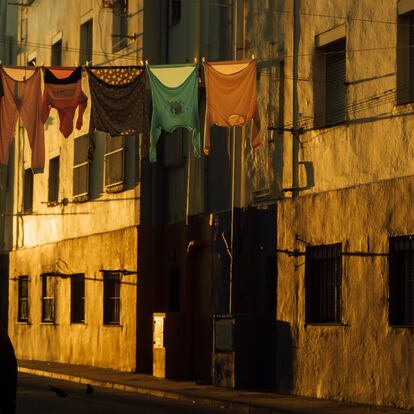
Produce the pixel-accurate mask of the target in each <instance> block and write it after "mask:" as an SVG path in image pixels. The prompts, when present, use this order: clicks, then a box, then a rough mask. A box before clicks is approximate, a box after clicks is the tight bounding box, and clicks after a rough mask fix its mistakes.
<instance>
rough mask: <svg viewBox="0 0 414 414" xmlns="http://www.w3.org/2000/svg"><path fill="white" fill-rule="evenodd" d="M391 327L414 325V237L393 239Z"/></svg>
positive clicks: (390, 264)
mask: <svg viewBox="0 0 414 414" xmlns="http://www.w3.org/2000/svg"><path fill="white" fill-rule="evenodd" d="M389 292H390V300H389V304H390V305H389V306H390V307H389V322H390V325H407V326H413V325H414V235H411V236H405V237H391V238H390V250H389Z"/></svg>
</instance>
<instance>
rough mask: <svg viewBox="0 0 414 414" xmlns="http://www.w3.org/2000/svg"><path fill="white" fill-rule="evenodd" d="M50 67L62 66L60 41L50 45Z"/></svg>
mask: <svg viewBox="0 0 414 414" xmlns="http://www.w3.org/2000/svg"><path fill="white" fill-rule="evenodd" d="M51 63H52V66H62V40H58V41H57V42H56V43H54V44H53V45H52V57H51Z"/></svg>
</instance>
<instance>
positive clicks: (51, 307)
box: [42, 276, 55, 322]
mask: <svg viewBox="0 0 414 414" xmlns="http://www.w3.org/2000/svg"><path fill="white" fill-rule="evenodd" d="M54 321H55V281H54V279H53V278H52V277H51V276H42V322H54Z"/></svg>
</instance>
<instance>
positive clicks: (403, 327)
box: [388, 324, 414, 329]
mask: <svg viewBox="0 0 414 414" xmlns="http://www.w3.org/2000/svg"><path fill="white" fill-rule="evenodd" d="M388 326H389V327H390V328H395V329H414V324H413V325H388Z"/></svg>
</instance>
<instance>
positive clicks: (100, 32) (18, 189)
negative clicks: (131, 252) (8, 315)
mask: <svg viewBox="0 0 414 414" xmlns="http://www.w3.org/2000/svg"><path fill="white" fill-rule="evenodd" d="M100 4H101V3H100V2H95V1H92V0H87V1H79V0H78V1H73V0H64V1H60V2H58V4H56V5H54V6H53V7H50V4H49V2H48V1H45V0H36V1H35V2H34V3H33V4H32V6H31V7H28V8H19V31H20V29H21V27H24V28H26V27H27V35H24V38H23V39H22V40H21V41H22V48H21V52H20V54H19V55H18V64H20V65H25V64H27V60H28V59H29V58H32V57H34V56H35V57H36V61H37V64H38V65H41V64H44V65H46V66H47V65H50V63H51V46H52V44H53V42H54V40H53V39H54V37H55V36H58V35H59V33H60V34H61V36H62V65H63V66H74V65H78V64H79V48H80V24H81V23H83V22H84V20H87V19H89V18H92V19H93V55H92V57H93V60H92V62H91V63H92V64H94V65H113V64H115V65H135V64H139V63H140V61H141V60H142V47H143V36H142V30H143V18H144V9H143V1H141V0H133V1H129V13H130V14H131V17H129V18H128V30H129V34H130V35H131V36H132V35H134V34H136V35H137V38H136V40H132V39H129V40H128V46H127V47H126V48H124V49H121V50H120V51H119V52H116V53H113V52H112V43H113V39H112V36H111V35H112V31H113V30H112V10H111V9H103V8H101V7H100V6H99V5H100ZM45 21H47V25H45V24H44V22H45ZM39 28H42V30H40V29H39ZM22 30H23V29H22ZM23 33H26V29H24V30H23ZM82 89H83V91H84V92H85V93H86V94H87V95H88V97H89V98H90V95H89V87H88V79H87V76H86V73H84V76H83V78H82ZM90 107H91V100H90V99H89V100H88V107H87V110H86V112H85V114H84V117H83V126H82V129H81V130H77V129H76V128H74V132H73V133H72V134H71V135H70V136H69V137H68V138H67V139H65V138H64V137H63V135H62V134H61V133H60V131H59V119H58V115H57V111H56V110H55V109H52V110H51V113H50V117H49V119H48V120H47V122H46V124H45V147H46V156H45V171H44V173H43V174H36V175H35V176H34V188H33V194H34V196H33V212H34V213H37V215H25V216H22V217H16V218H15V219H14V225H13V247H12V246H7V247H8V248H20V247H34V246H38V245H41V244H47V243H51V242H57V241H59V240H63V239H70V238H75V237H81V236H86V235H89V234H95V233H104V232H107V231H114V230H116V229H121V228H126V227H129V226H133V225H136V224H138V222H139V214H140V212H139V196H140V186H139V183H137V182H135V180H134V177H135V176H136V174H135V169H136V168H138V165H139V160H138V159H137V157H136V154H137V151H136V148H135V145H136V144H135V143H134V142H132V140H130V139H129V138H128V139H127V140H129V141H131V142H130V143H129V144H128V143H127V146H129V148H128V150H127V153H126V160H125V162H126V170H127V171H129V172H128V173H127V174H129V176H130V178H129V179H127V181H129V182H127V188H126V190H125V191H122V192H120V193H117V194H107V193H106V192H105V189H104V183H103V172H102V171H103V151H104V142H105V141H104V140H105V136H104V134H102V133H98V134H97V137H96V139H97V147H96V150H95V154H94V159H93V161H92V164H91V168H90V172H91V175H92V178H91V180H90V184H91V198H92V202H90V203H80V204H79V203H78V204H71V203H70V204H69V205H67V206H64V205H62V204H60V205H57V206H48V205H47V199H48V198H47V197H48V178H49V159H51V158H54V157H56V156H60V174H59V200H63V199H64V198H66V199H67V200H68V201H69V202H71V201H72V200H73V195H72V193H73V190H72V187H73V152H74V140H75V138H76V137H79V136H81V135H84V134H86V133H88V130H89V115H90ZM76 119H77V112H76V114H75V117H74V122H76ZM23 132H24V139H23V136H22V135H23ZM21 154H23V157H22V156H21ZM22 158H23V159H22ZM15 164H16V170H15V178H14V180H15V187H14V197H13V198H14V200H15V201H14V212H15V213H19V212H21V210H22V200H23V169H24V168H30V166H31V150H30V146H29V142H28V139H27V135H26V133H25V130H24V129H22V130H21V131H19V129H17V131H16V151H15Z"/></svg>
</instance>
